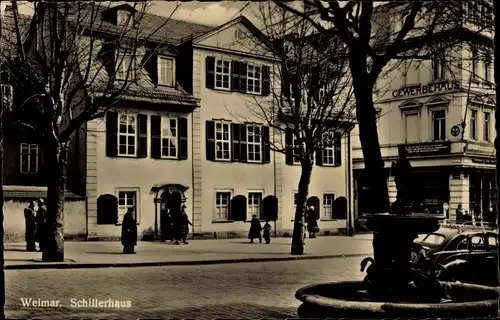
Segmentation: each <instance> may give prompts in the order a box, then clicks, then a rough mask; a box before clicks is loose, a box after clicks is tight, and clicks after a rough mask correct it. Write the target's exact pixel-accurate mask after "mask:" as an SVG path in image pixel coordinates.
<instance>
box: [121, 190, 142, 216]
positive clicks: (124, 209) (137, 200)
mask: <svg viewBox="0 0 500 320" xmlns="http://www.w3.org/2000/svg"><path fill="white" fill-rule="evenodd" d="M120 193H134V194H135V199H134V202H133V207H134V214H135V220H136V223H137V224H138V225H139V224H140V221H141V219H140V218H141V214H140V207H141V205H140V196H139V195H140V194H141V193H140V188H116V189H115V196H116V198H117V199H118V204H117V205H118V222H117V223H116V225H121V224H122V223H123V217H124V216H125V213H126V212H127V208H128V207H130V205H129V204H127V203H125V204H123V205H121V204H120V199H123V198H120Z"/></svg>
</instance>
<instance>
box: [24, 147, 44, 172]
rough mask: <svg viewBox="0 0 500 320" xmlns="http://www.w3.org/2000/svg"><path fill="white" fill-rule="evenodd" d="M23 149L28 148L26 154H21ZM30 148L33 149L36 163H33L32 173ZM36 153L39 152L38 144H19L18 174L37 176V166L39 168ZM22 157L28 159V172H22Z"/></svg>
mask: <svg viewBox="0 0 500 320" xmlns="http://www.w3.org/2000/svg"><path fill="white" fill-rule="evenodd" d="M23 147H26V148H28V152H27V153H23ZM31 148H34V150H35V160H36V161H35V170H34V171H32V170H31V157H32V154H31ZM38 152H39V148H38V144H35V143H21V144H20V149H19V172H20V173H22V174H37V173H38V166H39V163H38ZM23 157H28V159H27V163H28V171H23Z"/></svg>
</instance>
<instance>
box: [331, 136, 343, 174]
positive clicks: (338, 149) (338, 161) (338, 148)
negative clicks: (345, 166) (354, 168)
mask: <svg viewBox="0 0 500 320" xmlns="http://www.w3.org/2000/svg"><path fill="white" fill-rule="evenodd" d="M341 137H342V135H341V134H340V132H335V139H334V141H333V148H334V150H335V166H336V167H340V166H341V165H342V140H341Z"/></svg>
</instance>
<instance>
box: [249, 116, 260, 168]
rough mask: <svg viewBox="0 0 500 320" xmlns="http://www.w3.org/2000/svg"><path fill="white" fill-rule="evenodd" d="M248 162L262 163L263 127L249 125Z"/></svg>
mask: <svg viewBox="0 0 500 320" xmlns="http://www.w3.org/2000/svg"><path fill="white" fill-rule="evenodd" d="M246 129H247V130H246V131H247V139H246V141H247V161H248V162H257V163H260V162H262V126H261V125H256V124H247V125H246Z"/></svg>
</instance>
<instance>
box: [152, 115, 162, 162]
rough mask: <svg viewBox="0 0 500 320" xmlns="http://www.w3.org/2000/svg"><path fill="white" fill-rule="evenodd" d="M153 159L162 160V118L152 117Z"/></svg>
mask: <svg viewBox="0 0 500 320" xmlns="http://www.w3.org/2000/svg"><path fill="white" fill-rule="evenodd" d="M151 158H154V159H160V158H161V117H160V116H151Z"/></svg>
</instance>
